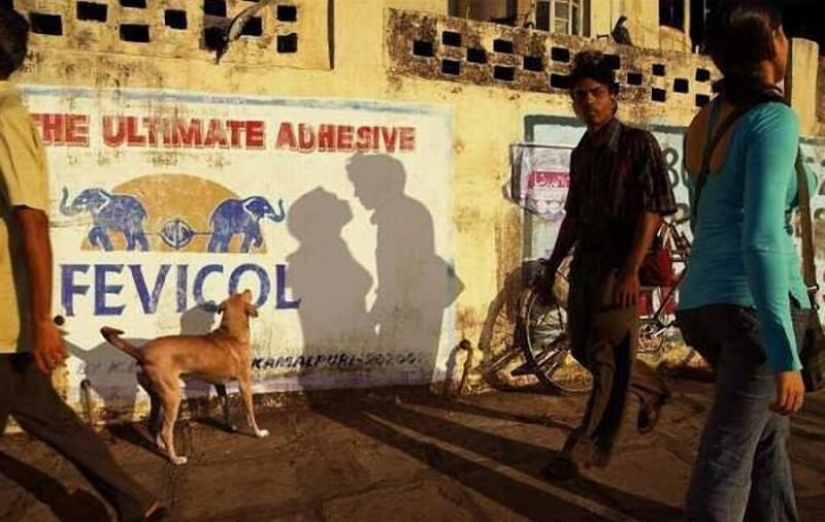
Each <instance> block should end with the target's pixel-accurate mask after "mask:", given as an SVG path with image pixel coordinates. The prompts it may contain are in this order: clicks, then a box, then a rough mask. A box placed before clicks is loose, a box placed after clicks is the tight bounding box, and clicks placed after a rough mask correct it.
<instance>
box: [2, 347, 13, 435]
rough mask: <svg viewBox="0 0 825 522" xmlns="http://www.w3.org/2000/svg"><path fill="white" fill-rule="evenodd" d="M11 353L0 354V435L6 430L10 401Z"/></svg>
mask: <svg viewBox="0 0 825 522" xmlns="http://www.w3.org/2000/svg"><path fill="white" fill-rule="evenodd" d="M11 358H12V356H11V355H0V437H2V436H3V433H5V431H6V423H7V422H8V420H9V413H11V403H12V370H11Z"/></svg>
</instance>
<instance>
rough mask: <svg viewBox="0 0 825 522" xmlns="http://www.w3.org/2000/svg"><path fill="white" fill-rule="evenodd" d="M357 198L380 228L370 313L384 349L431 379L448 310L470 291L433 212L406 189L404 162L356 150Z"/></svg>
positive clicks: (351, 171)
mask: <svg viewBox="0 0 825 522" xmlns="http://www.w3.org/2000/svg"><path fill="white" fill-rule="evenodd" d="M347 174H348V176H349V179H350V181H351V182H352V184H353V188H354V192H355V197H356V198H358V199H359V200H360V201H361V204H362V205H363V206H364V208H366V209H367V210H371V211H373V214H372V218H371V221H372V223H373V224H374V225H375V227H376V251H375V260H376V271H377V275H378V288H377V290H376V299H375V302H374V304H373V306H372V309H371V310H370V311H369V320H370V324H371V325H375V326H376V327H377V329H378V348H379V349H380V350H392V351H393V352H395V353H398V354H409V355H410V356H414V357H415V358H416V359H417V360H418V361H419V370H418V375H410V379H411V381H418V382H429V381H430V380H431V379H432V378H433V371H434V369H435V363H436V359H437V356H438V348H439V340H440V337H441V327H442V320H443V316H444V310H445V309H446V308H447V307H448V306H449V305H450V304H451V303H452V302H453V301H454V300H455V299H456V297H458V295H459V294H460V293H461V292H462V290H463V289H464V286H463V284H462V283H461V281H460V280H459V278H458V277H457V276H456V275H455V273H454V272H453V270H452V267H450V266H449V265H448V264H447V263H446V261H444V260H443V259H442V258H441V257H439V256H438V255H436V251H435V230H434V226H433V218H432V216H431V215H430V212H429V210H428V209H427V208H426V207H425V206H424V204H422V203H421V202H420V201H418V200H416V199H413V198H412V197H410V196H408V195H407V194H405V193H404V190H405V186H406V181H407V173H406V171H405V169H404V165H403V164H402V163H401V162H400V161H399V160H397V159H395V158H393V157H391V156H388V155H386V154H375V155H363V154H356V155H355V156H353V157H352V158H350V160H349V162H348V164H347Z"/></svg>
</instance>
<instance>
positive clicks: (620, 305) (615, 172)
mask: <svg viewBox="0 0 825 522" xmlns="http://www.w3.org/2000/svg"><path fill="white" fill-rule="evenodd" d="M570 80H571V81H570V85H571V88H570V94H571V97H572V101H573V108H574V109H575V111H576V115H577V116H578V117H579V119H580V120H582V121H583V122H584V123H585V124H586V125H587V132H586V133H585V135H584V137H583V138H582V140H581V142H580V143H579V145H578V146H577V147H576V149H575V150H574V151H573V154H572V157H571V160H570V188H569V192H568V195H567V202H566V204H565V212H566V215H565V218H564V221H563V222H562V225H561V228H560V230H559V235H558V237H557V239H556V245H555V247H554V250H553V254H552V256H551V257H550V260H549V261H548V262H547V266H546V268H545V283H544V284H545V286H546V287H547V288H548V289H549V288H550V287H551V286H552V281H553V280H554V278H555V274H556V272H557V271H558V268H559V266H560V264H561V262H562V261H563V260H564V258H565V257H566V256H567V255H568V254H569V253H570V250H571V248H573V246H575V251H574V253H573V261H572V263H571V266H570V276H569V277H570V295H569V297H568V317H569V324H568V326H569V330H570V339H571V344H572V350H573V355H574V357H575V358H576V360H578V361H579V362H580V363H582V364H583V365H584V366H585V367H587V368H588V369H589V370H590V371H591V372H592V373H593V379H594V385H593V391H592V393H591V395H590V400H589V403H588V405H587V410H586V412H585V415H584V419H583V421H582V424H581V426H580V427H579V428H577V429H576V430H574V431H573V433H571V434H570V436H569V437H568V439H567V442H566V443H565V446H564V449H563V450H562V453H561V455H560V456H559V457H558V458H557V459H554V460H553V461H552V462H550V463H549V464H548V465H547V466H546V467H545V469H544V473H545V474H546V475H548V476H550V477H553V478H566V477H569V476H572V475H573V474H575V473H576V472H577V470H578V468H579V466H583V467H588V466H592V465H596V466H605V465H607V463H608V461H609V459H610V455H611V452H612V449H613V444H614V441H615V439H616V435H617V433H618V430H619V427H620V424H621V420H622V416H623V414H624V410H625V405H626V402H627V395H628V391H629V390H631V391H632V392H633V393H634V394H636V395H638V396H639V399H640V400H641V407H640V410H639V417H638V419H637V427H638V429H639V431H640V432H642V433H646V432H648V431H650V430H651V429H652V428H653V426H654V424H655V423H656V420H657V419H658V414H659V408H660V407H661V406H662V405H663V404H664V402H665V401H666V400H667V398H668V397H669V391H668V388H667V385H666V383H665V382H664V380H663V379H662V378H661V376H659V375H658V374H657V373H656V372H655V370H653V369H652V368H651V367H649V366H647V365H646V364H644V363H642V362H641V361H636V360H635V359H636V346H637V342H638V330H639V315H638V311H637V308H636V301H637V298H638V294H639V286H640V284H639V268H640V267H641V265H642V262H643V261H644V258H645V256H646V254H647V253H648V249H649V248H650V245H651V242H652V240H653V237H654V235H655V234H656V231H657V230H658V228H659V226H660V225H661V220H662V216H665V215H668V214H672V213H673V212H675V211H676V203H675V201H674V198H673V191H672V189H671V187H670V182H669V179H668V176H667V170H666V168H665V164H664V161H663V160H662V155H661V151H660V149H659V146H658V144H657V142H656V139H655V138H654V137H653V136H652V135H651V134H650V133H649V132H647V131H644V130H641V129H636V128H633V127H629V126H627V125H624V124H623V123H622V122H620V121H619V120H618V119H617V118H616V116H615V114H616V110H617V107H618V102H617V98H616V97H617V93H618V84H617V83H616V80H615V75H614V73H613V70H612V69H611V68H610V66H609V64H608V63H607V62H606V61H605V59H604V57H603V55H602V54H601V53H598V52H589V51H585V52H581V53H579V54H577V55H576V57H575V60H574V66H573V70H572V72H571V75H570Z"/></svg>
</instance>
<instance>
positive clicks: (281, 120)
mask: <svg viewBox="0 0 825 522" xmlns="http://www.w3.org/2000/svg"><path fill="white" fill-rule="evenodd" d="M24 94H25V96H26V99H27V103H28V105H29V107H30V110H31V112H32V113H33V116H34V118H35V121H36V124H37V127H38V129H39V131H40V133H41V136H42V138H43V142H44V143H45V144H46V146H47V151H48V155H49V161H50V165H51V199H52V212H51V219H52V238H53V242H54V245H55V264H56V273H55V283H56V284H55V296H54V298H55V303H56V305H57V307H58V309H59V310H61V311H62V314H63V315H64V316H65V318H66V326H65V328H66V330H67V331H68V337H67V342H68V345H69V349H70V353H71V356H72V357H71V359H70V361H69V368H70V377H71V383H72V388H71V389H70V391H69V395H70V400H72V399H76V397H77V386H78V384H79V383H80V381H81V380H82V379H84V378H86V379H89V380H90V382H91V384H92V386H93V389H94V390H95V392H96V393H97V394H98V395H99V396H100V398H101V399H102V401H103V402H104V403H106V405H107V406H110V409H117V408H120V409H123V408H126V409H127V411H126V413H127V414H128V413H129V411H128V409H129V408H134V407H135V406H136V405H137V404H143V402H142V401H144V399H145V396H144V395H143V393H142V392H141V391H139V390H138V387H137V382H136V379H135V364H134V361H133V360H131V359H130V358H129V357H128V356H126V355H125V354H123V353H120V352H119V351H118V350H117V349H115V348H113V347H112V346H110V345H108V344H107V343H105V342H104V341H103V339H102V338H101V337H100V335H99V333H98V330H99V329H100V327H102V326H104V325H108V326H113V327H116V328H119V329H121V330H124V331H125V332H126V334H125V336H126V337H127V338H130V339H132V340H133V341H134V342H135V344H138V345H139V344H141V343H142V342H144V341H145V340H147V339H151V338H154V337H157V336H160V335H174V334H179V333H183V334H202V333H205V332H208V331H209V330H211V329H212V328H214V327H215V326H216V325H217V324H218V323H219V322H220V320H221V317H220V315H219V314H217V313H216V305H217V304H218V303H220V302H221V301H222V300H223V299H225V298H226V297H227V296H228V295H229V293H233V292H239V291H242V290H245V289H250V290H251V291H252V293H253V296H254V304H255V305H256V306H257V307H258V311H259V317H257V318H253V319H251V328H252V330H251V332H252V344H253V348H254V359H253V371H254V376H255V379H256V390H257V391H267V390H287V389H296V388H318V387H339V386H373V385H379V384H402V383H412V382H429V381H431V380H433V379H438V378H440V377H441V375H442V374H443V372H444V368H445V364H446V359H447V357H448V349H447V347H448V346H450V345H451V344H452V323H453V303H454V301H455V298H456V297H457V295H458V293H459V292H460V291H461V289H462V286H461V282H460V280H459V279H458V278H457V276H456V274H455V273H454V272H453V270H452V261H451V260H452V255H453V254H452V250H451V248H452V246H451V245H452V243H453V242H452V237H451V236H452V234H453V225H452V219H451V214H450V210H451V187H452V185H451V177H452V176H451V174H452V165H451V162H452V156H451V154H452V152H451V143H452V137H451V128H450V122H451V117H450V113H449V110H448V109H445V108H441V107H431V106H423V105H405V104H384V103H371V102H347V101H332V100H316V99H287V98H269V97H252V96H249V97H242V96H217V95H216V96H210V95H202V94H196V93H186V92H168V91H163V92H161V91H149V90H117V91H100V90H84V89H60V88H47V87H29V88H26V89H25V90H24ZM199 386H200V388H198V387H199ZM206 389H207V387H205V386H203V385H199V384H197V383H191V384H190V385H189V387H188V393H199V392H200V393H202V392H204V391H206Z"/></svg>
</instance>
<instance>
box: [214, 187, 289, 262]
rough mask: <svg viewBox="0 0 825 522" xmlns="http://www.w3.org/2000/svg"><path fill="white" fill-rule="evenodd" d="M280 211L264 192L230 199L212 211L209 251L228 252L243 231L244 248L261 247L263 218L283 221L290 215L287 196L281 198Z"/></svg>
mask: <svg viewBox="0 0 825 522" xmlns="http://www.w3.org/2000/svg"><path fill="white" fill-rule="evenodd" d="M278 208H279V213H277V214H276V213H275V209H274V208H272V205H270V204H269V201H267V199H266V198H264V197H262V196H252V197H249V198H246V199H227V200H224V201H222V202H221V204H220V205H218V207H217V208H216V209H215V211H214V212H212V216H211V217H210V218H209V225H210V227H211V230H212V232H211V234H212V235H211V237H210V238H209V246H208V247H207V250H208V251H209V252H227V251H229V243H230V241H232V238H233V237H234V236H235V235H236V234H243V242H242V243H241V252H249V250H250V246H254V247H255V248H258V247H260V246H261V245H262V244H263V242H264V238H263V236H262V235H261V225H260V221H261V219H262V218H269V219H271V220H272V221H274V222H275V223H280V222H281V221H283V220H284V218H285V217H286V213H285V212H284V202H283V200H278Z"/></svg>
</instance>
